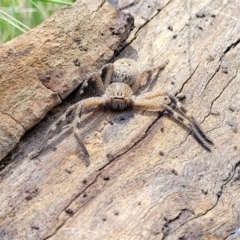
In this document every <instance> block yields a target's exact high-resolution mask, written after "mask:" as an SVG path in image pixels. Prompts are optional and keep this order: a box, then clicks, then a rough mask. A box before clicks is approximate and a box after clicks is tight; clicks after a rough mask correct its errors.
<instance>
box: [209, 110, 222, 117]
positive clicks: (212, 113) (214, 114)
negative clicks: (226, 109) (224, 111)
mask: <svg viewBox="0 0 240 240" xmlns="http://www.w3.org/2000/svg"><path fill="white" fill-rule="evenodd" d="M210 114H211V115H213V116H220V112H213V111H211V112H210Z"/></svg>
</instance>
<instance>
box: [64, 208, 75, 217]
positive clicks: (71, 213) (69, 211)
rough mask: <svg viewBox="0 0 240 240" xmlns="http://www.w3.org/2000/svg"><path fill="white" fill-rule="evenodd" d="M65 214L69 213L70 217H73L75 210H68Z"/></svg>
mask: <svg viewBox="0 0 240 240" xmlns="http://www.w3.org/2000/svg"><path fill="white" fill-rule="evenodd" d="M65 213H67V214H68V215H70V216H72V215H73V214H74V212H73V210H72V209H70V208H68V209H66V210H65Z"/></svg>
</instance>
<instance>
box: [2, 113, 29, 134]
mask: <svg viewBox="0 0 240 240" xmlns="http://www.w3.org/2000/svg"><path fill="white" fill-rule="evenodd" d="M0 112H1V113H2V114H4V115H7V116H9V117H10V118H11V119H13V120H14V121H15V122H16V123H17V124H19V125H20V126H22V128H23V129H24V131H25V132H26V131H27V130H26V128H25V127H24V126H23V124H22V123H20V122H19V121H18V120H17V119H15V118H14V117H13V116H11V115H10V114H9V113H6V112H3V111H0Z"/></svg>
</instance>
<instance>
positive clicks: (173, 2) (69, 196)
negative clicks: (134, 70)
mask: <svg viewBox="0 0 240 240" xmlns="http://www.w3.org/2000/svg"><path fill="white" fill-rule="evenodd" d="M113 3H115V4H116V1H113ZM105 4H106V3H105ZM118 7H119V8H121V9H124V11H126V12H129V13H131V14H132V15H133V16H134V17H135V26H136V28H135V29H134V30H133V32H132V34H131V35H130V37H129V39H128V41H127V43H126V45H125V46H124V47H123V49H122V50H121V52H120V54H119V55H118V56H117V57H118V58H120V57H128V58H132V59H134V60H136V61H137V62H138V63H139V65H140V66H141V69H145V68H147V67H151V66H157V65H159V64H161V63H162V62H163V61H165V60H166V59H169V64H168V65H167V66H166V68H165V69H164V70H163V71H162V72H161V73H160V75H159V76H158V78H157V80H156V82H154V76H153V78H152V79H153V82H152V84H151V80H150V83H149V86H150V89H151V87H152V86H154V83H155V86H154V89H159V90H162V91H167V92H170V93H172V94H177V93H181V94H184V95H185V96H186V99H185V100H183V104H184V105H185V106H186V108H187V109H188V111H189V112H190V113H191V114H192V115H193V116H194V117H195V118H196V119H197V121H198V122H199V123H200V124H201V126H202V128H203V129H204V130H205V131H206V132H207V134H208V136H210V137H211V138H212V139H213V141H214V144H215V146H214V147H213V148H212V151H211V152H208V151H206V150H205V149H204V148H203V147H202V146H201V145H199V144H198V142H197V141H196V140H195V139H194V138H193V137H192V135H191V134H190V133H189V132H188V131H186V129H185V128H183V127H182V126H181V125H179V124H176V123H175V122H173V121H172V120H171V119H169V118H167V117H165V116H164V115H158V114H156V113H148V112H143V111H140V112H139V111H125V112H123V113H118V112H112V111H110V110H108V111H101V110H95V111H93V112H92V113H90V114H89V115H88V116H86V120H84V121H83V122H82V128H81V137H82V139H83V140H84V142H85V144H86V147H87V149H88V150H89V153H90V160H91V165H90V166H89V167H85V164H84V161H83V159H82V158H83V156H82V154H81V149H79V148H78V145H77V143H76V140H75V138H74V136H73V135H72V134H69V135H65V136H64V138H61V139H60V140H58V142H56V143H55V144H53V145H52V146H54V147H55V148H56V149H55V151H52V150H51V149H49V148H46V149H45V150H44V151H43V152H42V153H41V154H40V155H39V156H38V158H37V159H33V160H31V161H30V160H28V159H27V158H26V155H27V154H28V153H29V152H31V150H33V149H34V148H35V147H37V146H38V144H40V143H41V139H42V138H43V136H44V134H45V132H46V131H45V129H47V127H48V126H49V125H50V124H51V123H52V122H54V120H56V118H57V117H58V116H59V115H60V114H61V113H62V112H63V111H64V110H65V109H66V107H67V106H69V103H71V101H72V99H75V95H72V98H68V99H67V100H64V103H65V104H63V105H62V106H60V107H59V108H57V109H56V110H55V111H53V112H52V113H51V114H50V115H49V116H48V117H47V118H46V119H45V120H44V121H43V122H42V123H41V124H39V125H38V126H37V127H36V128H34V129H33V130H31V131H30V132H29V134H27V135H25V137H24V138H23V139H22V141H21V144H20V147H19V149H17V150H16V151H15V153H14V154H13V155H11V156H9V158H7V159H8V160H9V159H10V162H8V165H7V167H6V168H5V169H4V170H2V172H1V183H0V187H1V189H2V194H1V195H0V201H1V210H0V219H1V221H0V238H1V239H164V240H166V239H174V240H175V239H179V240H180V239H204V240H207V239H208V240H209V239H211V240H212V239H214V240H215V239H218V240H219V239H222V240H223V239H227V240H230V239H237V238H239V233H240V230H239V227H240V226H239V207H240V202H239V197H240V190H239V172H240V169H239V166H240V164H239V163H240V161H239V146H238V143H239V141H240V140H239V134H238V122H239V120H240V114H239V109H240V108H239V102H240V94H239V84H240V78H239V73H238V68H239V62H240V55H239V51H240V44H239V43H240V39H239V30H240V26H239V19H238V16H239V11H240V6H239V4H238V2H237V0H233V1H219V0H203V1H201V2H200V1H196V0H192V1H179V0H166V1H161V4H160V3H158V2H157V1H155V2H153V1H150V0H149V1H145V0H140V1H131V2H130V1H118ZM100 10H101V8H100V9H96V13H98V11H100ZM66 71H67V69H66ZM42 129H44V131H42Z"/></svg>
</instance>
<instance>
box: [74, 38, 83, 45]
mask: <svg viewBox="0 0 240 240" xmlns="http://www.w3.org/2000/svg"><path fill="white" fill-rule="evenodd" d="M73 41H74V42H75V43H76V44H78V45H79V44H80V43H81V38H79V37H76V38H74V39H73Z"/></svg>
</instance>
